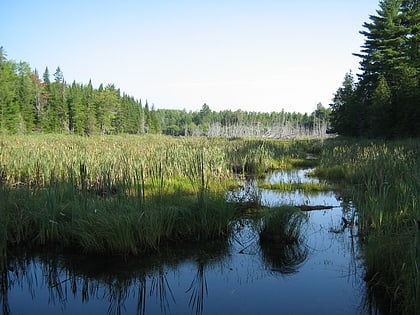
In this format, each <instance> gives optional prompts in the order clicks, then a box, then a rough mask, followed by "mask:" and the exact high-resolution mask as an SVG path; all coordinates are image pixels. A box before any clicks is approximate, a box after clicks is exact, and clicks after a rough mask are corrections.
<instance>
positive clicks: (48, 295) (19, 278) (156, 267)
mask: <svg viewBox="0 0 420 315" xmlns="http://www.w3.org/2000/svg"><path fill="white" fill-rule="evenodd" d="M266 180H267V181H270V182H277V181H281V180H282V181H301V182H302V181H308V180H309V181H312V180H315V179H310V178H307V177H306V176H305V172H304V171H302V170H300V171H290V172H280V173H275V174H272V175H270V176H268V177H267V178H266ZM233 194H237V195H236V196H238V194H239V196H240V198H242V197H243V198H246V195H247V194H251V195H252V198H254V197H257V198H259V199H260V202H261V203H262V204H263V205H266V206H278V205H283V204H293V205H327V206H334V208H333V209H327V210H316V211H310V212H307V214H308V222H307V223H305V224H304V226H303V231H302V232H303V241H302V242H301V243H300V244H298V245H295V246H292V247H290V246H289V247H283V248H281V247H276V246H268V247H267V246H260V242H259V239H258V233H257V231H256V230H255V223H253V219H252V218H251V217H247V216H245V217H244V218H242V219H240V220H238V221H236V222H235V223H234V224H235V232H234V233H233V235H232V237H231V238H230V239H229V240H228V241H221V242H219V241H218V242H207V243H206V244H194V245H191V246H190V245H188V246H185V247H183V246H179V248H176V249H174V248H168V249H165V248H164V249H162V250H161V251H160V253H158V254H155V255H148V256H147V257H144V256H140V257H136V258H129V259H121V258H119V257H114V258H107V259H104V258H102V257H101V258H98V257H87V256H83V255H74V254H73V255H59V256H57V255H47V254H37V255H29V254H23V255H20V256H19V257H15V258H13V259H12V260H11V261H10V266H9V269H8V270H6V271H3V272H2V273H1V278H0V281H1V283H0V303H1V307H2V311H3V314H89V315H92V314H241V315H247V314H266V315H267V314H300V315H302V314H344V315H346V314H372V313H375V314H378V312H377V311H376V310H375V309H371V308H370V307H368V303H367V298H366V297H367V293H366V292H367V288H366V284H365V282H364V281H363V276H364V267H363V260H362V258H361V254H360V250H359V246H358V238H357V226H345V225H343V217H344V218H345V219H350V218H349V216H351V215H353V213H354V211H353V210H354V209H352V205H351V203H349V202H345V201H343V200H342V198H341V197H340V196H338V195H337V194H336V193H335V192H333V191H328V192H319V193H311V194H305V193H303V192H300V191H295V192H279V191H266V190H259V189H258V188H256V181H253V180H251V181H244V183H243V189H242V190H241V191H240V192H235V193H233ZM230 197H232V195H231V196H230Z"/></svg>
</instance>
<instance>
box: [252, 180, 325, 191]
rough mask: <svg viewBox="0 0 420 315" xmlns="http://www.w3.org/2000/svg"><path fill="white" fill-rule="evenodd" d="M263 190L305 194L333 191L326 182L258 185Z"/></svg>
mask: <svg viewBox="0 0 420 315" xmlns="http://www.w3.org/2000/svg"><path fill="white" fill-rule="evenodd" d="M258 186H259V187H260V188H262V189H270V190H281V191H295V190H301V191H304V192H311V191H312V192H313V191H328V190H331V186H330V185H328V184H327V183H325V182H319V183H314V182H308V183H302V182H281V183H275V184H270V183H260V184H259V185H258Z"/></svg>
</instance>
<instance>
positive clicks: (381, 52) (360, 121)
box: [331, 0, 420, 138]
mask: <svg viewBox="0 0 420 315" xmlns="http://www.w3.org/2000/svg"><path fill="white" fill-rule="evenodd" d="M419 2H420V1H418V0H414V1H413V0H411V1H408V0H407V1H404V0H382V1H380V2H379V9H378V10H377V11H376V13H377V14H376V15H372V16H370V22H366V23H364V25H363V27H364V30H362V31H361V32H360V33H361V34H362V35H364V36H365V43H364V45H363V46H362V49H361V52H360V53H357V54H354V55H355V56H358V57H360V58H361V61H360V70H361V73H360V74H359V75H358V81H357V82H355V81H354V78H353V75H352V73H348V74H346V76H345V78H344V82H343V86H342V87H340V88H339V89H338V90H337V92H336V93H335V95H334V99H333V103H332V104H331V108H332V120H331V125H332V129H333V130H334V131H335V132H338V133H340V134H343V135H349V136H367V137H384V138H391V137H415V136H419V135H420V46H419V43H420V8H419Z"/></svg>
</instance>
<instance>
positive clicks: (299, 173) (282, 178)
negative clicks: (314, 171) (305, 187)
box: [265, 169, 319, 184]
mask: <svg viewBox="0 0 420 315" xmlns="http://www.w3.org/2000/svg"><path fill="white" fill-rule="evenodd" d="M310 171H311V169H310V170H287V171H278V172H274V173H273V174H270V175H268V176H267V177H266V179H265V181H266V182H267V183H269V184H275V183H280V182H284V183H318V182H319V180H318V179H317V178H315V177H309V176H306V174H307V173H308V172H310Z"/></svg>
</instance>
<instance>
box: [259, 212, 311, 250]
mask: <svg viewBox="0 0 420 315" xmlns="http://www.w3.org/2000/svg"><path fill="white" fill-rule="evenodd" d="M306 220H307V216H306V215H305V214H304V213H303V212H302V211H300V210H299V209H297V208H295V207H293V206H281V207H277V208H270V209H267V210H266V212H265V213H264V215H263V218H262V223H261V230H260V233H259V234H260V240H261V241H262V242H274V243H279V244H284V245H288V244H295V243H298V242H299V241H300V239H301V237H302V234H301V228H302V224H303V223H304V222H305V221H306Z"/></svg>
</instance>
